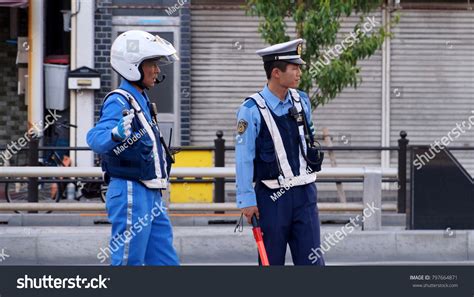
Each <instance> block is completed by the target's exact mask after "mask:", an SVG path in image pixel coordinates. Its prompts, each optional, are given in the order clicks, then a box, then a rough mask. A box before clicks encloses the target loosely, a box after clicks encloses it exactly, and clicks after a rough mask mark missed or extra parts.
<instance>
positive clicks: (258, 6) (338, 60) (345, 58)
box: [246, 0, 399, 108]
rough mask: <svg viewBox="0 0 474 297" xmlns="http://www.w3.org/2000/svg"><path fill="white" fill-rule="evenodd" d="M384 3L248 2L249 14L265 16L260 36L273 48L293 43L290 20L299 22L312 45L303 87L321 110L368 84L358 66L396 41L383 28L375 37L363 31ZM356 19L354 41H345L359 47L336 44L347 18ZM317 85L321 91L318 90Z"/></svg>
mask: <svg viewBox="0 0 474 297" xmlns="http://www.w3.org/2000/svg"><path fill="white" fill-rule="evenodd" d="M383 2H384V1H383V0H279V1H274V0H247V5H246V11H247V14H249V15H252V16H259V17H262V19H261V22H260V24H259V32H260V33H261V34H262V37H263V39H264V40H265V41H266V42H267V43H269V44H275V43H280V42H285V41H288V40H290V37H289V36H288V35H287V32H286V31H287V23H286V21H287V20H288V19H289V18H292V19H293V20H294V22H295V24H296V34H297V35H298V37H299V38H303V39H305V41H306V43H305V48H304V49H303V53H302V58H303V60H305V61H306V63H307V64H306V65H305V66H303V68H302V76H301V82H300V86H299V88H300V89H302V90H304V91H306V92H307V93H308V94H309V95H310V98H311V103H312V105H313V107H314V108H316V107H318V106H319V105H324V104H326V103H328V102H329V101H330V100H331V99H334V98H335V97H336V95H337V94H338V93H340V92H341V91H342V90H343V89H344V88H345V87H347V86H352V87H354V88H357V86H358V85H359V84H360V83H361V81H362V79H361V77H360V75H359V71H360V66H358V65H357V61H358V60H361V59H365V58H368V57H370V56H371V55H373V54H374V53H375V52H376V51H377V50H378V49H380V48H381V46H382V44H383V42H384V40H385V38H386V37H391V34H390V32H389V31H388V30H387V29H386V28H384V27H383V26H382V24H380V23H379V24H378V26H374V27H373V28H372V29H371V30H370V31H369V32H366V31H365V30H364V27H363V25H364V23H369V19H372V17H371V16H369V14H370V13H371V12H374V11H375V10H377V9H378V8H379V7H381V5H382V4H383ZM352 14H358V15H359V22H358V23H357V24H356V26H355V27H354V29H353V33H352V34H351V36H352V37H349V36H344V39H345V38H348V39H347V40H349V41H350V40H354V42H353V44H351V42H344V43H343V44H336V37H337V33H338V32H339V29H340V24H341V20H342V19H341V18H343V17H349V16H351V15H352ZM398 21H399V16H398V15H397V16H395V17H394V18H393V19H392V20H390V27H393V26H394V25H395V24H396V23H398ZM372 24H373V23H372ZM367 28H369V27H367ZM347 40H346V41H347ZM341 45H342V46H343V47H342V48H341ZM335 47H337V48H335ZM333 49H337V50H338V51H336V53H337V54H335V55H330V54H328V53H331V51H328V50H332V53H334V52H335V51H334V50H333ZM326 64H327V65H326ZM315 83H316V86H317V87H318V88H317V89H314V88H313V86H314V85H315Z"/></svg>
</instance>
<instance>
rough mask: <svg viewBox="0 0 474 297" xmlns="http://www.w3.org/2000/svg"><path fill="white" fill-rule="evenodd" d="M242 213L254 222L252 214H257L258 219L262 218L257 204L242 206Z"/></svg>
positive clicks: (249, 220)
mask: <svg viewBox="0 0 474 297" xmlns="http://www.w3.org/2000/svg"><path fill="white" fill-rule="evenodd" d="M242 213H243V214H244V216H245V217H246V218H247V222H248V223H249V224H252V216H253V215H254V214H255V215H256V216H257V219H260V214H259V213H258V207H256V206H249V207H244V208H242Z"/></svg>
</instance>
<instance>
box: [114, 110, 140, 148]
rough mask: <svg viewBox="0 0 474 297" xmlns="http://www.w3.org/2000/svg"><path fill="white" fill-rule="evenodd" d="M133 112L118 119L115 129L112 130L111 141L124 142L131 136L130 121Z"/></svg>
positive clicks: (133, 115)
mask: <svg viewBox="0 0 474 297" xmlns="http://www.w3.org/2000/svg"><path fill="white" fill-rule="evenodd" d="M134 117H135V112H134V110H133V109H132V110H131V111H130V112H129V113H128V114H127V115H125V116H124V117H123V118H121V119H120V121H119V122H118V124H117V127H115V128H113V129H112V139H113V140H115V141H124V140H125V139H127V138H128V137H129V136H130V134H132V120H133V118H134Z"/></svg>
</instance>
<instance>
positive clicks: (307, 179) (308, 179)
mask: <svg viewBox="0 0 474 297" xmlns="http://www.w3.org/2000/svg"><path fill="white" fill-rule="evenodd" d="M315 181H316V172H313V173H310V174H305V175H299V176H294V177H287V178H284V179H283V182H280V183H279V182H278V180H277V179H267V180H262V183H263V184H264V185H265V186H267V187H268V188H270V189H279V188H291V187H294V186H302V185H307V184H310V183H314V182H315Z"/></svg>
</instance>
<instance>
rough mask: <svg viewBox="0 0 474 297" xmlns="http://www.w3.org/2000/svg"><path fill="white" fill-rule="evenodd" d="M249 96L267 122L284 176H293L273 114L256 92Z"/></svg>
mask: <svg viewBox="0 0 474 297" xmlns="http://www.w3.org/2000/svg"><path fill="white" fill-rule="evenodd" d="M250 97H251V98H253V99H254V100H255V102H256V103H257V105H258V107H259V110H260V114H261V115H262V118H263V120H264V121H265V124H267V127H268V130H269V131H270V135H271V136H272V140H273V144H274V145H275V150H276V153H277V158H278V162H279V164H280V166H281V170H282V171H283V175H284V177H293V176H294V175H293V171H292V170H291V166H290V164H289V162H288V157H287V155H286V150H285V146H284V145H283V140H282V139H281V135H280V131H279V130H278V127H277V125H276V123H275V120H274V119H273V116H272V115H271V114H270V110H269V109H268V106H267V104H266V103H265V100H264V99H263V98H262V97H261V96H260V94H258V93H255V94H253V95H252V96H250Z"/></svg>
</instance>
